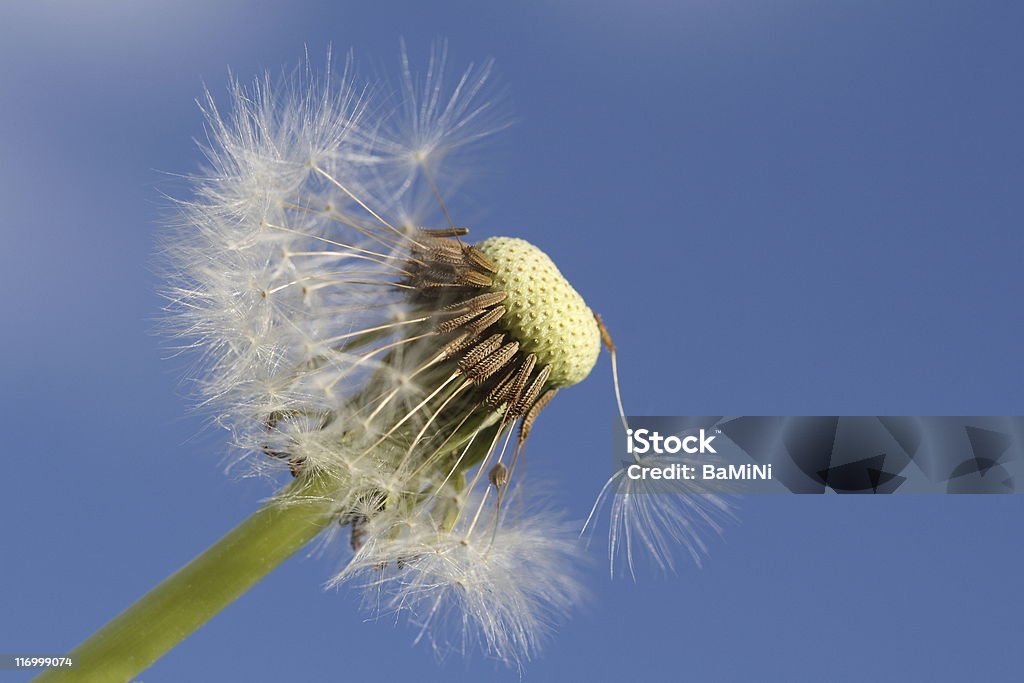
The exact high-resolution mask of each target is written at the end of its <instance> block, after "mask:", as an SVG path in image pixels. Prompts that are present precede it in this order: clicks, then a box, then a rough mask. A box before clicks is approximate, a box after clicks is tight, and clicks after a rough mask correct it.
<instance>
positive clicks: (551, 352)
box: [476, 237, 601, 387]
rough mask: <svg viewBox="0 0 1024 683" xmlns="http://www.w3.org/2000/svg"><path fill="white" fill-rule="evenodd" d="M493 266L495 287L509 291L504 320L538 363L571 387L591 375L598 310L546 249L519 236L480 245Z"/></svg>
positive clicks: (598, 343) (598, 346)
mask: <svg viewBox="0 0 1024 683" xmlns="http://www.w3.org/2000/svg"><path fill="white" fill-rule="evenodd" d="M476 248H477V249H479V250H480V251H482V252H483V253H484V254H486V255H487V257H488V258H490V259H491V260H492V261H494V263H495V265H497V273H495V274H494V275H493V278H494V284H493V285H492V289H493V290H494V291H501V292H505V293H507V294H508V298H507V299H505V301H504V302H503V303H504V306H505V307H506V308H507V309H508V312H507V313H505V315H504V316H503V317H502V318H501V322H500V324H501V325H502V327H504V328H505V329H506V330H507V331H508V332H509V333H510V334H511V335H512V336H513V337H515V339H516V340H517V341H519V344H520V347H519V348H520V349H521V350H522V351H525V352H526V353H535V354H537V364H538V366H540V365H548V366H550V367H551V376H550V378H549V379H548V382H549V383H550V384H551V385H553V386H556V387H567V386H569V385H572V384H576V383H577V382H581V381H582V380H583V379H585V378H586V376H587V375H589V374H590V371H591V370H592V369H593V367H594V364H595V363H596V362H597V356H598V354H599V353H600V352H601V333H600V330H599V329H598V327H597V321H595V320H594V313H593V312H592V311H591V310H590V308H589V307H587V303H586V302H585V301H584V300H583V297H582V296H580V295H579V292H577V291H576V290H575V289H573V287H572V285H570V284H569V282H568V280H566V279H565V278H564V277H563V276H562V274H561V273H560V272H559V271H558V267H557V266H555V264H554V262H553V261H552V260H551V259H550V258H549V257H548V255H547V254H545V253H544V252H543V251H541V250H540V249H538V248H537V247H535V246H533V245H532V244H530V243H529V242H527V241H526V240H522V239H518V238H515V237H491V238H490V239H486V240H484V241H483V242H480V243H479V244H477V245H476Z"/></svg>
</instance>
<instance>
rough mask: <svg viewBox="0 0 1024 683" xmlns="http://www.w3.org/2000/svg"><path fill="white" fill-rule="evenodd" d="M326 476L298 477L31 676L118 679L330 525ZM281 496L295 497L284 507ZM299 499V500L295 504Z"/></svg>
mask: <svg viewBox="0 0 1024 683" xmlns="http://www.w3.org/2000/svg"><path fill="white" fill-rule="evenodd" d="M334 486H336V484H335V483H334V482H332V481H330V480H325V479H322V478H315V477H303V478H300V479H298V480H296V481H295V482H293V483H292V484H291V485H290V486H289V487H287V488H286V489H285V490H284V491H283V492H282V493H281V494H279V495H278V497H277V498H275V499H274V500H272V501H270V502H268V503H267V504H266V505H264V506H263V507H262V508H260V509H259V510H257V511H256V512H255V513H254V514H253V515H252V516H250V517H249V518H248V519H246V520H245V521H244V522H242V523H241V524H239V525H238V526H237V527H235V528H234V529H233V530H232V531H230V532H229V533H228V534H227V535H226V536H224V537H223V538H222V539H220V540H219V541H217V543H215V544H214V545H213V546H211V547H210V548H208V549H207V550H206V551H205V552H204V553H202V554H201V555H199V556H198V557H197V558H195V559H194V560H192V561H191V562H189V563H188V564H187V565H185V566H184V567H182V568H181V569H179V570H178V571H177V572H175V573H174V574H172V575H171V576H169V577H167V578H166V579H165V580H164V581H163V582H162V583H161V584H160V585H158V586H157V587H156V588H154V589H153V590H151V591H150V592H148V593H146V594H145V595H144V596H142V597H141V598H140V599H139V600H138V601H137V602H136V603H135V604H134V605H132V606H131V607H129V608H128V609H126V610H125V611H124V612H122V613H121V614H120V615H119V616H117V617H115V618H114V619H113V620H112V621H110V622H109V623H108V624H107V625H106V626H104V627H103V628H101V629H100V630H99V631H97V632H96V633H94V634H93V635H92V637H90V638H89V639H88V640H86V641H85V642H83V643H82V644H81V645H79V646H78V647H77V648H75V649H74V651H72V652H71V654H70V657H71V658H72V661H74V664H75V668H73V669H49V670H47V671H46V672H44V673H43V674H42V675H40V676H39V677H37V678H36V679H35V680H36V681H39V682H45V681H89V682H90V683H104V682H107V681H109V682H111V683H113V682H115V681H116V682H119V683H120V682H123V681H128V680H131V678H132V677H133V676H135V675H136V674H138V673H139V672H141V671H143V670H144V669H146V668H147V667H149V666H150V665H151V664H153V662H155V661H156V660H157V659H159V658H160V657H162V656H163V655H164V654H166V653H167V652H168V651H169V650H170V649H171V648H173V647H174V646H175V645H177V644H178V643H180V642H181V641H183V640H184V639H185V638H187V637H188V636H189V635H190V634H191V633H192V632H193V631H195V630H196V629H198V628H199V627H200V626H202V625H203V624H205V623H206V622H207V621H208V620H209V619H210V618H211V617H213V615H215V614H217V613H218V612H220V611H221V610H222V609H224V608H225V607H227V606H228V605H230V604H231V603H232V602H234V601H235V599H237V598H238V597H239V596H241V595H242V594H243V593H245V592H246V591H247V590H249V589H250V588H252V587H253V586H254V585H255V584H256V583H257V582H259V581H260V580H261V579H262V578H263V577H264V576H266V575H267V574H269V573H270V572H271V571H272V570H273V569H274V568H275V567H277V566H278V565H280V564H281V563H282V562H284V561H285V560H286V559H288V557H290V556H291V555H292V554H293V553H295V552H296V551H298V550H299V549H300V548H302V547H303V546H305V545H306V544H307V543H308V542H309V541H310V540H312V539H313V538H314V537H315V536H316V535H317V534H318V533H320V531H322V530H323V529H324V527H325V526H327V524H329V523H330V521H331V519H332V517H331V514H330V510H331V504H330V499H329V494H330V493H331V492H332V490H333V487H334ZM282 496H293V497H297V498H293V499H292V500H291V501H290V502H289V504H286V505H282V504H281V498H282ZM298 501H301V502H298Z"/></svg>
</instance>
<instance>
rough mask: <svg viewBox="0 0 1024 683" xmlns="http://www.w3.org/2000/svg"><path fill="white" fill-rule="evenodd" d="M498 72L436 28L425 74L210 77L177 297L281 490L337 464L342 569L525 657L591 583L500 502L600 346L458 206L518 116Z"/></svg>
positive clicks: (574, 302)
mask: <svg viewBox="0 0 1024 683" xmlns="http://www.w3.org/2000/svg"><path fill="white" fill-rule="evenodd" d="M491 70H492V67H491V65H490V63H485V64H484V65H483V66H480V67H470V68H469V69H467V70H466V71H464V72H462V73H461V75H458V74H456V75H455V76H454V77H452V76H451V74H450V73H449V71H448V68H447V50H446V48H445V47H444V46H440V47H438V48H436V49H435V50H434V52H433V54H432V56H431V60H430V65H429V68H428V70H427V73H426V76H425V77H423V78H420V77H417V76H414V75H413V70H412V68H411V67H410V64H409V59H408V57H407V56H406V55H405V54H404V52H403V57H402V80H401V86H400V87H399V88H397V89H390V88H387V87H384V86H381V85H380V84H368V83H365V82H363V81H361V80H359V78H358V77H357V76H356V74H355V71H354V69H353V68H352V66H351V61H349V62H347V63H346V67H345V68H344V69H343V70H342V71H341V72H340V73H334V72H332V71H331V70H330V69H328V70H327V71H326V72H325V73H322V74H320V73H317V72H316V70H315V69H313V68H312V67H311V66H310V65H309V64H308V62H307V64H306V66H305V68H304V69H300V70H298V71H296V72H294V73H292V74H290V75H288V76H286V77H285V78H283V79H274V78H271V77H269V76H267V77H263V78H260V79H258V80H256V81H254V82H253V83H251V84H249V85H243V84H242V83H241V82H240V81H238V80H235V79H233V80H232V85H231V87H230V89H229V94H228V101H227V105H226V106H224V107H223V108H222V107H221V106H220V104H218V102H217V99H216V98H215V97H214V96H213V95H212V94H207V96H206V98H205V99H204V100H203V102H202V103H201V107H202V110H203V113H204V114H205V116H206V133H207V139H206V141H205V142H204V143H203V145H202V146H203V151H204V153H205V157H206V162H207V163H206V167H205V168H204V169H203V170H202V171H201V172H200V173H198V174H196V175H194V176H193V177H191V178H190V180H191V183H192V186H193V194H192V196H191V197H190V198H188V199H185V200H182V201H180V202H179V203H178V208H179V211H178V218H177V221H176V225H175V228H176V229H175V230H174V231H173V234H172V235H171V236H170V237H169V238H168V240H167V245H166V252H167V255H168V261H169V263H170V268H169V269H170V271H171V272H170V282H171V284H170V286H169V288H168V290H167V292H166V294H167V296H168V298H169V300H170V304H169V308H170V310H171V311H172V314H173V320H174V325H175V332H176V334H177V338H178V339H180V340H181V345H182V347H183V348H184V349H189V350H196V351H198V352H199V355H200V362H199V365H198V368H197V369H196V371H195V372H194V375H193V377H194V380H195V381H196V384H197V386H198V387H199V390H200V396H201V401H202V403H203V405H204V406H206V407H208V408H209V409H210V410H212V411H214V413H215V419H216V420H217V422H218V424H222V425H223V426H225V427H226V428H228V429H230V430H231V433H232V438H233V442H234V443H235V445H237V446H238V449H239V452H240V453H242V454H243V456H242V457H243V459H244V461H245V462H247V463H249V464H250V465H251V466H252V469H253V470H254V471H256V472H259V473H263V472H265V471H280V470H281V469H282V468H283V469H285V470H286V471H287V472H289V473H290V474H291V475H292V476H294V477H297V478H299V481H298V483H299V484H300V486H298V487H297V489H298V493H296V494H294V495H292V496H291V497H290V498H287V499H285V500H283V502H282V504H286V505H290V504H294V505H301V504H305V503H308V502H309V500H308V498H307V497H306V495H305V494H304V493H302V492H303V491H304V490H307V487H304V486H301V484H303V483H305V482H308V481H320V482H323V481H329V482H331V486H330V487H327V488H329V489H330V490H332V491H333V493H331V494H330V496H329V501H328V502H329V506H330V509H331V510H332V511H333V513H334V514H333V519H334V521H335V522H336V524H335V525H333V526H335V527H336V528H341V527H345V528H347V529H348V530H349V534H350V537H349V543H350V545H351V547H352V549H353V551H354V557H353V560H352V563H351V564H350V565H349V567H348V568H347V569H346V570H344V571H343V572H342V573H341V574H339V576H338V577H337V579H336V581H337V582H340V581H344V580H347V579H350V578H352V577H355V576H361V577H363V578H367V577H375V578H372V579H370V580H369V583H370V584H371V590H373V591H380V590H383V589H384V588H385V587H386V588H387V592H388V595H389V596H390V597H389V600H390V601H391V602H390V603H389V605H390V607H391V608H392V609H394V610H398V611H407V612H409V613H411V614H413V615H414V616H415V619H416V620H417V621H418V622H419V623H421V624H422V626H423V628H424V629H425V630H424V631H423V632H422V634H421V635H422V637H425V638H426V637H429V639H430V640H431V641H432V642H434V643H435V644H438V647H441V645H440V644H441V643H451V642H452V639H451V638H449V636H448V635H447V634H448V632H449V631H448V629H449V628H451V631H450V632H451V633H454V634H455V636H454V640H455V641H458V643H457V647H456V649H462V650H464V649H468V647H469V646H470V645H471V644H472V643H479V644H480V645H481V646H482V647H483V649H484V650H485V651H487V652H489V653H490V654H492V655H493V656H496V657H498V658H499V659H501V660H503V661H506V662H509V663H512V664H513V665H516V664H519V663H521V662H523V661H525V660H526V659H529V657H531V656H533V655H534V654H535V653H536V651H537V648H538V646H539V644H540V642H541V641H542V640H543V638H544V635H545V633H546V632H547V631H548V629H549V627H550V624H551V622H552V620H553V619H555V618H556V617H557V616H559V615H560V614H562V613H563V612H565V611H566V610H567V609H568V608H569V607H570V606H571V605H572V604H573V603H574V602H576V601H577V599H578V598H579V597H580V590H579V587H578V584H576V582H575V579H574V578H573V577H572V572H571V571H570V569H569V565H570V564H571V563H570V562H569V560H570V559H571V557H572V556H573V550H571V548H572V544H571V543H570V542H568V541H566V540H565V537H564V533H563V531H564V529H563V528H562V527H561V526H560V525H559V524H557V523H556V522H554V521H552V520H553V519H554V517H553V516H552V515H551V514H549V513H545V514H543V515H532V516H531V515H528V514H527V515H520V516H516V517H514V518H509V517H510V516H509V515H508V514H507V512H506V503H507V501H506V497H507V496H508V495H509V492H510V487H511V486H512V483H513V482H518V481H519V479H518V478H517V476H516V472H517V468H518V466H519V463H520V462H521V458H522V456H523V452H524V444H525V442H526V439H527V436H528V435H529V433H530V428H531V426H532V425H533V423H534V421H535V419H536V417H537V414H538V413H539V411H540V410H541V409H542V408H543V407H544V406H545V405H547V404H548V402H549V401H550V400H551V399H552V397H553V396H554V394H555V392H557V390H558V389H559V388H562V387H565V386H568V385H570V384H574V383H576V382H579V381H580V380H582V379H583V378H584V377H585V376H586V375H587V374H588V373H589V372H590V369H591V368H592V367H593V365H594V361H595V358H596V355H597V350H598V347H599V344H600V342H599V334H598V332H597V329H596V327H595V323H594V319H593V315H592V314H591V312H590V310H589V309H588V308H587V306H586V304H585V303H584V302H583V299H582V298H581V297H580V295H579V294H578V293H577V292H576V291H575V290H574V289H573V288H572V287H571V286H570V285H569V283H568V282H566V281H565V279H564V278H563V277H562V276H561V274H560V273H559V272H558V269H557V268H556V267H555V266H554V264H553V263H552V262H551V260H550V259H549V258H548V257H547V256H546V255H544V254H543V252H541V251H540V250H539V249H538V248H537V247H534V246H533V245H530V244H528V243H526V242H524V241H522V240H514V239H510V238H493V239H491V240H485V241H484V242H482V243H480V244H479V245H478V246H475V247H474V246H472V245H471V243H470V242H469V241H468V240H466V239H464V238H465V236H466V234H467V233H468V230H467V229H465V228H461V227H456V226H455V223H454V221H453V220H452V216H451V215H450V213H449V210H448V207H447V204H446V201H445V200H446V198H448V197H450V196H451V194H452V193H453V192H454V189H455V188H456V187H459V186H460V183H461V181H462V179H463V178H460V176H459V174H458V173H457V169H456V166H457V164H455V163H454V162H455V161H456V160H460V159H462V158H464V156H465V153H466V152H467V151H468V150H470V149H471V148H472V147H473V146H474V145H475V144H476V143H477V142H479V141H480V140H482V139H483V138H485V137H487V136H488V135H490V134H492V133H493V132H495V131H497V130H499V129H500V128H502V127H503V125H504V119H503V117H501V116H495V113H496V110H495V108H494V106H493V101H492V100H491V99H490V98H489V97H488V95H489V92H490V83H491V78H492V73H491ZM445 224H447V225H448V227H446V228H445V227H441V228H438V227H430V226H439V225H442V226H443V225H445ZM517 428H518V433H517ZM323 488H324V487H319V488H318V489H317V490H321V489H323ZM318 497H319V498H323V494H318ZM320 502H321V503H322V502H323V501H322V500H321V501H320ZM382 571H384V572H385V573H384V574H381V572H382ZM385 575H386V576H387V579H386V580H385V579H384V578H383V577H384V576H385ZM453 626H454V628H452V627H453Z"/></svg>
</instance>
